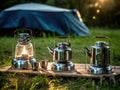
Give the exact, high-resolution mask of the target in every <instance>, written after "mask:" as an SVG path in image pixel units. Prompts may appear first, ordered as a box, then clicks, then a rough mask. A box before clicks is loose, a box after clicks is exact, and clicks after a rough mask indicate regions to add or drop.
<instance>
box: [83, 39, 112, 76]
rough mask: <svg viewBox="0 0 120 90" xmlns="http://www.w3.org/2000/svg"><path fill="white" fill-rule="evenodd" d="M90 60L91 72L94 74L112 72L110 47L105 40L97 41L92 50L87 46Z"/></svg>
mask: <svg viewBox="0 0 120 90" xmlns="http://www.w3.org/2000/svg"><path fill="white" fill-rule="evenodd" d="M85 49H86V52H87V54H88V56H89V57H91V61H90V64H91V66H90V72H91V73H93V74H101V73H111V71H112V69H111V67H110V66H109V65H110V47H109V46H108V43H106V42H105V41H97V42H96V43H95V45H94V46H92V50H89V49H88V48H85Z"/></svg>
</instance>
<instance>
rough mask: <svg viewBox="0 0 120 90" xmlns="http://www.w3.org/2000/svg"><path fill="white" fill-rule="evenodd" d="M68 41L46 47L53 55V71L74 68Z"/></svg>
mask: <svg viewBox="0 0 120 90" xmlns="http://www.w3.org/2000/svg"><path fill="white" fill-rule="evenodd" d="M70 45H71V44H70V43H65V42H63V43H58V44H57V45H56V48H55V49H52V48H50V47H48V49H49V52H50V53H51V54H52V56H53V64H52V70H53V71H66V70H72V69H74V64H73V63H72V62H71V60H72V50H71V48H70Z"/></svg>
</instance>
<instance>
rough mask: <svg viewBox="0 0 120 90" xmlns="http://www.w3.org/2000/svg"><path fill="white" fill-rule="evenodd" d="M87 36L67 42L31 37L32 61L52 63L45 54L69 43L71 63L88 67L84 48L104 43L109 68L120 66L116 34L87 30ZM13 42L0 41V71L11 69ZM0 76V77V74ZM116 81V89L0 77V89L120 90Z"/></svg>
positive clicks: (95, 83)
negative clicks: (61, 44)
mask: <svg viewBox="0 0 120 90" xmlns="http://www.w3.org/2000/svg"><path fill="white" fill-rule="evenodd" d="M90 32H91V36H88V37H72V36H69V37H68V38H67V39H59V38H58V37H46V36H45V35H44V37H35V38H34V39H32V42H34V43H35V44H34V48H35V58H36V59H37V60H38V61H39V60H44V59H47V60H49V61H52V56H51V55H50V53H49V52H48V50H47V47H48V46H50V47H52V48H55V45H56V44H57V43H58V42H63V41H64V42H67V41H69V42H70V43H71V48H72V51H73V59H72V61H73V62H74V63H89V58H88V57H86V54H85V51H84V47H85V46H87V47H89V48H91V46H93V45H94V43H95V41H98V40H104V41H107V42H109V45H110V48H111V64H112V65H119V64H120V48H119V46H120V43H119V42H120V30H111V29H108V28H90ZM96 35H102V36H106V37H107V38H105V39H96V38H94V36H96ZM16 43H17V39H15V38H13V37H6V36H5V37H0V67H3V66H6V65H11V60H12V58H13V57H14V46H15V45H16ZM0 74H1V73H0ZM119 79H120V77H119V76H118V77H116V85H113V84H112V83H111V82H109V81H110V80H104V83H103V84H102V85H101V84H100V81H99V80H92V79H90V78H89V79H88V78H56V77H46V76H31V75H24V74H22V75H16V74H12V75H11V74H8V75H7V74H3V73H2V74H1V75H0V88H1V89H2V90H4V89H5V90H6V89H13V90H35V89H36V90H37V89H38V90H73V89H74V90H120V87H119V86H117V85H119V83H120V80H119Z"/></svg>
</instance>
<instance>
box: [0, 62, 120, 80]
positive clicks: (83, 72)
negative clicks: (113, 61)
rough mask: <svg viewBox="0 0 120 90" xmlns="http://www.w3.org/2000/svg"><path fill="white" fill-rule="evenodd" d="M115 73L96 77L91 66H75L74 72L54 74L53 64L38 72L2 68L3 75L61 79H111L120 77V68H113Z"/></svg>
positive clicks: (7, 67)
mask: <svg viewBox="0 0 120 90" xmlns="http://www.w3.org/2000/svg"><path fill="white" fill-rule="evenodd" d="M111 67H112V71H113V73H111V74H99V75H94V74H90V73H89V72H88V68H89V64H75V69H74V70H72V71H62V72H53V71H52V70H51V63H48V67H47V70H43V69H39V70H38V71H32V70H14V69H11V66H6V67H3V68H0V72H2V73H4V72H5V73H24V74H35V75H46V76H59V77H88V78H98V77H111V76H116V75H120V66H111Z"/></svg>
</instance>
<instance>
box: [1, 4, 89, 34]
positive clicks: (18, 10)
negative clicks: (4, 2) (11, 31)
mask: <svg viewBox="0 0 120 90" xmlns="http://www.w3.org/2000/svg"><path fill="white" fill-rule="evenodd" d="M7 28H30V29H37V30H40V31H48V32H54V33H57V34H58V35H68V34H71V35H74V36H88V35H89V34H90V33H89V30H88V28H87V27H86V25H85V24H84V23H83V22H81V21H80V20H79V19H78V18H76V16H75V15H74V14H73V10H69V9H63V8H57V7H52V6H48V5H43V4H36V3H27V4H19V5H15V6H13V7H10V8H7V9H5V10H3V11H2V12H1V13H0V29H7Z"/></svg>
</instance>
